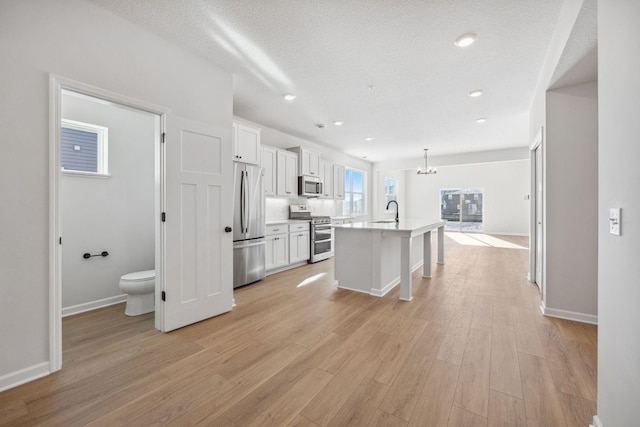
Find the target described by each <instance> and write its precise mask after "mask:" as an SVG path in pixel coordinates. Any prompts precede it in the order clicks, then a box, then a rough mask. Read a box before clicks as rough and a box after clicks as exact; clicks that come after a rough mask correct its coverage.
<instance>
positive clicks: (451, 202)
mask: <svg viewBox="0 0 640 427" xmlns="http://www.w3.org/2000/svg"><path fill="white" fill-rule="evenodd" d="M483 199H484V189H482V188H471V189H460V188H451V189H442V190H440V218H441V219H443V220H445V221H447V224H446V226H445V230H446V231H464V232H469V231H483V230H484V222H483V212H482V207H483Z"/></svg>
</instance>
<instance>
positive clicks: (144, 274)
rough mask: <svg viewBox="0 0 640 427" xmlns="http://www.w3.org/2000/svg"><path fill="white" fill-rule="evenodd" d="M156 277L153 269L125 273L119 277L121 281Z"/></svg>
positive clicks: (135, 280) (139, 280)
mask: <svg viewBox="0 0 640 427" xmlns="http://www.w3.org/2000/svg"><path fill="white" fill-rule="evenodd" d="M155 278H156V271H155V270H144V271H136V272H133V273H129V274H125V275H124V276H122V277H121V278H120V280H121V281H124V282H143V281H145V280H149V279H155Z"/></svg>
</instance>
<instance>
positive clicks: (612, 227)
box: [609, 208, 622, 236]
mask: <svg viewBox="0 0 640 427" xmlns="http://www.w3.org/2000/svg"><path fill="white" fill-rule="evenodd" d="M620 210H621V209H620V208H609V234H615V235H616V236H620V234H621V233H620V226H621V224H620V222H621V219H622V217H621V215H620Z"/></svg>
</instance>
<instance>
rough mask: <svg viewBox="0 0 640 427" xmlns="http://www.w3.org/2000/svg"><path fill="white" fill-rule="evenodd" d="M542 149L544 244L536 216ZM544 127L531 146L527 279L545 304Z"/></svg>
mask: <svg viewBox="0 0 640 427" xmlns="http://www.w3.org/2000/svg"><path fill="white" fill-rule="evenodd" d="M538 148H540V149H541V150H542V151H541V154H542V156H541V157H542V165H541V170H542V177H540V179H541V181H542V209H541V211H542V242H538V241H537V238H538V233H537V224H536V219H537V218H536V216H537V205H536V194H537V193H536V192H537V188H536V185H537V180H536V173H537V167H536V150H537V149H538ZM544 154H545V153H544V127H540V129H538V132H537V133H536V136H535V138H534V139H533V141H532V142H531V144H530V146H529V169H530V171H529V176H530V179H529V180H530V182H529V189H530V193H531V194H529V274H528V275H527V278H528V280H529V281H530V282H532V283H534V284H536V285H537V286H538V289H539V290H540V293H541V299H542V301H543V303H544V301H545V300H546V297H547V293H546V288H545V275H546V266H545V263H544V258H545V252H544V240H545V235H546V232H545V230H546V220H545V219H546V218H545V212H544V197H545V194H546V181H545V177H544V166H545V165H544ZM538 245H542V251H543V252H542V259H541V260H540V261H541V263H542V266H541V268H540V275H541V276H542V277H537V270H538V268H537V267H538V266H537V265H536V259H537V247H538Z"/></svg>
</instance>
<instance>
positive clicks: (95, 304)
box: [62, 294, 127, 317]
mask: <svg viewBox="0 0 640 427" xmlns="http://www.w3.org/2000/svg"><path fill="white" fill-rule="evenodd" d="M126 301H127V294H122V295H116V296H114V297H109V298H103V299H99V300H96V301H91V302H85V303H83V304H78V305H72V306H71V307H64V308H63V309H62V317H67V316H72V315H74V314H79V313H84V312H85V311H91V310H96V309H98V308H102V307H108V306H110V305H114V304H120V303H121V302H126Z"/></svg>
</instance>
